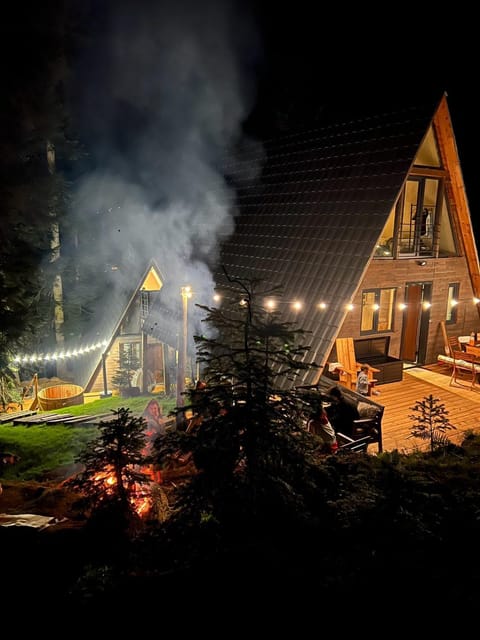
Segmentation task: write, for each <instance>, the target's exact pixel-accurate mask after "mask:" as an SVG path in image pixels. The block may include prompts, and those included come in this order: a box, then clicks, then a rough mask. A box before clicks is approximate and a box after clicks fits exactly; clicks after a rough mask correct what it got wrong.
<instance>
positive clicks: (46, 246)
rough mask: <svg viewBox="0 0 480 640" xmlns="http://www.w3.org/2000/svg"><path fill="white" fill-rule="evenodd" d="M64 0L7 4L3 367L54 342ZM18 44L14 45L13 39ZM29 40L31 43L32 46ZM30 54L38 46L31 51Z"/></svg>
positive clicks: (1, 166)
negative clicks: (20, 353) (56, 166)
mask: <svg viewBox="0 0 480 640" xmlns="http://www.w3.org/2000/svg"><path fill="white" fill-rule="evenodd" d="M70 18H71V15H70V14H69V12H68V10H67V6H66V5H65V3H62V2H59V1H56V0H55V1H54V2H51V3H48V5H40V4H38V5H37V4H31V5H29V7H28V10H25V7H23V6H22V5H11V6H9V7H8V9H6V15H5V16H4V23H5V25H6V26H7V28H8V32H9V37H8V38H5V39H4V44H6V46H7V47H8V52H7V51H5V52H4V55H3V56H2V57H3V59H4V60H11V58H12V56H14V58H15V64H6V65H4V75H3V88H4V100H2V105H1V116H2V122H8V130H6V132H5V133H6V135H4V136H3V137H2V143H1V153H0V172H1V175H2V187H1V190H0V210H1V213H2V225H1V227H0V247H1V251H0V301H1V305H0V325H1V326H2V334H1V336H0V369H4V368H5V367H6V366H8V363H9V361H10V359H11V357H12V356H13V355H14V354H15V353H16V352H17V351H28V350H30V349H33V348H35V351H38V350H41V349H39V348H38V347H39V344H41V342H42V341H43V342H44V344H46V345H48V347H49V348H51V346H52V341H53V337H54V336H53V317H54V301H53V295H52V291H53V284H54V281H55V277H56V275H57V274H58V265H57V264H56V261H55V251H57V250H58V247H56V246H54V244H55V242H57V240H56V238H55V229H57V228H58V225H59V223H60V221H61V220H62V218H63V215H64V213H65V210H66V207H67V201H68V198H67V183H66V180H65V177H64V176H63V175H62V173H61V172H60V171H59V172H57V171H55V169H54V166H53V163H52V162H51V160H52V159H51V158H50V159H49V149H54V150H55V156H56V158H55V161H54V162H55V163H57V162H60V163H61V162H62V159H64V158H67V157H69V156H70V155H72V153H73V151H72V150H73V148H74V146H75V145H74V143H73V142H72V141H71V140H70V139H69V137H68V134H67V129H68V123H67V118H66V109H65V101H64V84H65V80H66V77H67V73H68V64H67V58H68V50H69V47H70V44H71V42H72V40H73V37H72V33H70V34H69V36H68V38H69V40H68V41H67V39H66V31H67V24H68V25H69V27H70V26H71V23H70ZM14 42H16V43H18V45H19V46H15V47H13V48H12V43H14ZM25 43H28V46H25ZM31 52H34V55H32V53H31Z"/></svg>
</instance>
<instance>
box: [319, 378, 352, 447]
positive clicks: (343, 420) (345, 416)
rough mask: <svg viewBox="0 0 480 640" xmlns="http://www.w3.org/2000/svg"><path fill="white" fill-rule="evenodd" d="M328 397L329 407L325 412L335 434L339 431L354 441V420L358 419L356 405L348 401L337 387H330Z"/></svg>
mask: <svg viewBox="0 0 480 640" xmlns="http://www.w3.org/2000/svg"><path fill="white" fill-rule="evenodd" d="M328 395H329V397H330V406H328V407H327V409H326V412H327V415H328V419H329V420H330V423H331V425H332V427H333V428H334V430H335V433H338V432H339V431H340V433H343V434H345V435H346V436H348V437H349V438H353V439H355V427H354V420H358V419H359V418H360V414H359V413H358V409H357V405H356V404H354V403H353V402H351V401H350V400H348V399H347V398H346V397H345V396H344V395H343V393H342V391H341V390H340V388H339V387H332V388H331V389H330V390H329V392H328Z"/></svg>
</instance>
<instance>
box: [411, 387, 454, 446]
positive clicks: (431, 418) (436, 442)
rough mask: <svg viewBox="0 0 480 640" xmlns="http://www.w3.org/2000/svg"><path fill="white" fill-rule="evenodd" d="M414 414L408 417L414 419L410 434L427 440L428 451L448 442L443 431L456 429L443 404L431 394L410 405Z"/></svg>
mask: <svg viewBox="0 0 480 640" xmlns="http://www.w3.org/2000/svg"><path fill="white" fill-rule="evenodd" d="M410 408H411V410H412V411H415V412H416V414H411V415H409V416H408V417H409V418H410V420H413V421H414V425H413V426H412V428H411V434H412V437H414V438H420V439H421V440H428V442H429V445H430V451H431V452H433V451H434V450H435V449H438V448H444V447H446V446H447V445H448V444H450V440H449V438H448V436H447V435H446V434H445V431H449V430H451V429H456V427H454V426H453V424H451V422H450V420H449V419H448V411H447V410H446V409H445V405H444V404H443V403H441V402H440V401H439V399H438V398H435V397H434V396H433V395H432V394H430V395H429V396H425V397H424V398H423V400H418V401H417V402H416V404H415V405H414V406H413V407H410Z"/></svg>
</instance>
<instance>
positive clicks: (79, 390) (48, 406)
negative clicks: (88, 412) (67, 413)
mask: <svg viewBox="0 0 480 640" xmlns="http://www.w3.org/2000/svg"><path fill="white" fill-rule="evenodd" d="M38 404H39V406H40V409H42V411H52V410H53V409H62V408H63V407H71V406H73V405H75V404H83V387H80V386H79V385H78V384H56V385H53V387H45V389H40V391H39V392H38Z"/></svg>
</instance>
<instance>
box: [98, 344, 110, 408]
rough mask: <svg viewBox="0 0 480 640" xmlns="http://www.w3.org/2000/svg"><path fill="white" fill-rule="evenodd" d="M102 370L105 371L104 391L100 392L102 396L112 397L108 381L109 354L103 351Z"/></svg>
mask: <svg viewBox="0 0 480 640" xmlns="http://www.w3.org/2000/svg"><path fill="white" fill-rule="evenodd" d="M102 372H103V393H101V394H100V397H101V398H110V397H111V395H112V393H111V392H110V391H109V390H108V382H107V354H106V353H102Z"/></svg>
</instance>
